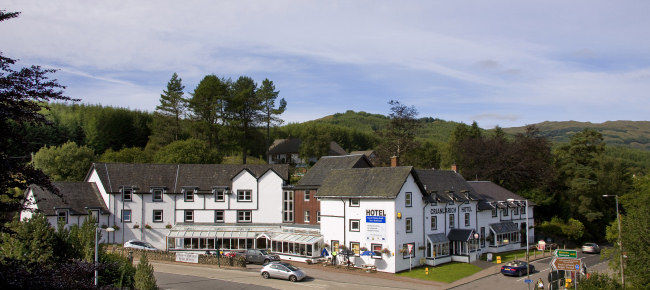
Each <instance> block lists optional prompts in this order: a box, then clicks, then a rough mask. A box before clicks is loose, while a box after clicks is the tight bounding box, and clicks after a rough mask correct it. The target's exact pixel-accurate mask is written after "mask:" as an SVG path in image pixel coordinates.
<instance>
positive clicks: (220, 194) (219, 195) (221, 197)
mask: <svg viewBox="0 0 650 290" xmlns="http://www.w3.org/2000/svg"><path fill="white" fill-rule="evenodd" d="M214 201H215V202H225V201H226V190H225V189H222V188H219V189H215V190H214Z"/></svg>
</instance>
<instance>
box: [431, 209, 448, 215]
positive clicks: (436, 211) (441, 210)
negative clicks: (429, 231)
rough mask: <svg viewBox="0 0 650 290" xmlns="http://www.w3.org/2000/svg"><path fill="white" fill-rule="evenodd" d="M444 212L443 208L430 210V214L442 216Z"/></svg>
mask: <svg viewBox="0 0 650 290" xmlns="http://www.w3.org/2000/svg"><path fill="white" fill-rule="evenodd" d="M445 212H446V211H445V209H444V208H432V209H431V214H443V213H445Z"/></svg>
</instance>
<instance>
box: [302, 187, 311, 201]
mask: <svg viewBox="0 0 650 290" xmlns="http://www.w3.org/2000/svg"><path fill="white" fill-rule="evenodd" d="M304 198H305V201H309V200H310V198H311V192H310V191H309V190H305V194H304Z"/></svg>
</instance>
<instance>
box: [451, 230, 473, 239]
mask: <svg viewBox="0 0 650 290" xmlns="http://www.w3.org/2000/svg"><path fill="white" fill-rule="evenodd" d="M473 233H474V230H468V229H451V230H450V231H449V234H448V235H447V238H448V239H449V240H450V241H457V242H467V241H469V240H470V239H471V238H472V234H473Z"/></svg>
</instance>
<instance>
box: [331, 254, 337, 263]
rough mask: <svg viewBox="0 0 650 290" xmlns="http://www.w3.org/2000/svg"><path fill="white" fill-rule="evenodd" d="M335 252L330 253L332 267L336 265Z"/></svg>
mask: <svg viewBox="0 0 650 290" xmlns="http://www.w3.org/2000/svg"><path fill="white" fill-rule="evenodd" d="M336 255H337V254H336V251H332V265H336Z"/></svg>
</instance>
